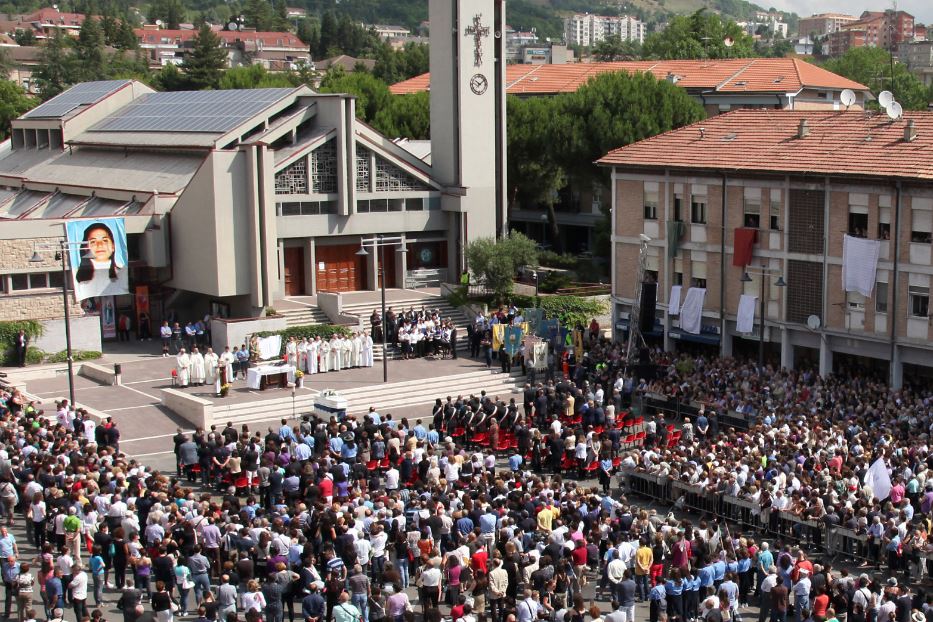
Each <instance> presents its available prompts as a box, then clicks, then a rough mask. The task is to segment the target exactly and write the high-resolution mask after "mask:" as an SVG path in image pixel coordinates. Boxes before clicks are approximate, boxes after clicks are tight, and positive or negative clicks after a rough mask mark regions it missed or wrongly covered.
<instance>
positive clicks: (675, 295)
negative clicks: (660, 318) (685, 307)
mask: <svg viewBox="0 0 933 622" xmlns="http://www.w3.org/2000/svg"><path fill="white" fill-rule="evenodd" d="M667 313H668V315H680V285H671V297H670V298H668V302H667Z"/></svg>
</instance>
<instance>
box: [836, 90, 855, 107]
mask: <svg viewBox="0 0 933 622" xmlns="http://www.w3.org/2000/svg"><path fill="white" fill-rule="evenodd" d="M839 101H841V102H842V105H843V106H845V107H846V108H848V107H849V106H851V105H852V104H854V103H855V91H853V90H852V89H845V90H844V91H842V93H840V94H839Z"/></svg>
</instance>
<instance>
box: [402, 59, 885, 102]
mask: <svg viewBox="0 0 933 622" xmlns="http://www.w3.org/2000/svg"><path fill="white" fill-rule="evenodd" d="M607 71H628V72H637V71H647V72H651V73H652V74H654V76H655V77H657V78H659V79H663V78H667V77H668V76H670V75H673V76H676V78H677V84H678V85H679V86H681V87H683V88H687V89H697V90H706V91H722V92H748V93H763V92H764V93H796V92H797V91H799V90H800V89H802V88H805V87H811V88H824V89H838V90H842V89H852V90H855V91H867V90H868V87H866V86H864V85H861V84H859V83H857V82H853V81H852V80H848V79H846V78H843V77H842V76H839V75H836V74H834V73H832V72H830V71H826V70H825V69H821V68H820V67H817V66H816V65H813V64H810V63H807V62H805V61H802V60H800V59H797V58H731V59H724V60H667V61H624V62H615V63H571V64H567V65H509V66H507V67H506V69H505V82H506V90H507V92H508V93H509V94H510V95H553V94H556V93H567V92H572V91H576V90H577V89H579V88H580V87H581V86H583V85H584V84H585V83H586V81H587V80H589V79H590V78H591V77H593V76H596V75H599V74H601V73H605V72H607ZM429 87H430V74H427V73H426V74H423V75H420V76H416V77H414V78H411V79H409V80H405V81H403V82H399V83H397V84H393V85H392V86H391V87H390V90H391V91H392V92H393V93H395V94H396V95H401V94H405V93H416V92H419V91H425V90H427V89H428V88H429Z"/></svg>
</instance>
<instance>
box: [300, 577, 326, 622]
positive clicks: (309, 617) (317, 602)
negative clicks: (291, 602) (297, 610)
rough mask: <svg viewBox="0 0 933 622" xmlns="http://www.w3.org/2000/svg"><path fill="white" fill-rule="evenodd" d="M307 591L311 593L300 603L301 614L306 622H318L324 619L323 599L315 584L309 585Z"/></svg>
mask: <svg viewBox="0 0 933 622" xmlns="http://www.w3.org/2000/svg"><path fill="white" fill-rule="evenodd" d="M308 590H310V592H311V593H310V594H308V595H307V596H305V597H304V598H303V599H302V601H301V614H302V615H303V616H304V619H305V621H306V622H320V620H322V619H323V618H324V597H323V596H321V592H320V588H318V585H317V583H311V584H310V585H309V586H308Z"/></svg>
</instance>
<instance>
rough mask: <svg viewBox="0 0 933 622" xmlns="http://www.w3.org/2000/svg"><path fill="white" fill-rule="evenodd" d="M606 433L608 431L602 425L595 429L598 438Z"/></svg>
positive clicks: (594, 432)
mask: <svg viewBox="0 0 933 622" xmlns="http://www.w3.org/2000/svg"><path fill="white" fill-rule="evenodd" d="M605 431H606V427H605V426H602V425H598V426H595V427H594V428H593V434H595V435H596V436H599V435H600V434H602V433H603V432H605Z"/></svg>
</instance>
